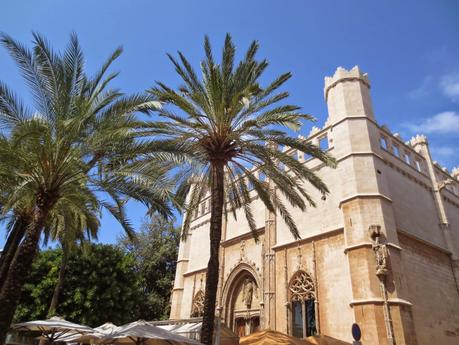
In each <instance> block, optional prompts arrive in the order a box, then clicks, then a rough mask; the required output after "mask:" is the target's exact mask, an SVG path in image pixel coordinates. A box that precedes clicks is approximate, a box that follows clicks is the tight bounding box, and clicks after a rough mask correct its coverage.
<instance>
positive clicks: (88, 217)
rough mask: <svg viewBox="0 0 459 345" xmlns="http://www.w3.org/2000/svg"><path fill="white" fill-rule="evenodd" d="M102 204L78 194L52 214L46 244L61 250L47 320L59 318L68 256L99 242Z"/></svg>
mask: <svg viewBox="0 0 459 345" xmlns="http://www.w3.org/2000/svg"><path fill="white" fill-rule="evenodd" d="M99 212H100V211H99V203H98V201H97V199H95V198H92V196H91V195H90V194H89V193H81V192H80V191H75V193H74V194H73V195H67V196H66V198H64V199H60V200H59V202H58V203H57V204H56V206H55V207H54V209H53V210H52V211H51V212H50V216H49V221H48V223H47V224H46V226H45V229H44V233H45V238H44V243H45V244H46V243H48V241H49V240H50V239H51V240H53V241H58V242H59V243H60V245H61V249H62V258H61V263H60V266H59V275H58V279H57V283H56V285H55V287H54V292H53V295H52V298H51V302H50V304H49V308H48V314H47V318H50V317H52V316H54V315H55V314H56V309H57V306H58V303H59V297H60V295H61V291H62V289H63V286H64V278H65V272H66V269H67V263H68V258H69V254H70V253H71V252H72V251H74V250H75V249H76V248H77V247H79V246H81V247H83V246H84V245H85V243H86V242H89V241H91V240H92V239H97V233H98V230H99V226H100V222H99Z"/></svg>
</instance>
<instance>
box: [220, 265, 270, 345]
mask: <svg viewBox="0 0 459 345" xmlns="http://www.w3.org/2000/svg"><path fill="white" fill-rule="evenodd" d="M252 271H253V269H252V268H251V267H250V266H249V265H246V264H241V265H239V266H238V267H236V268H235V269H234V270H233V272H232V273H231V274H230V276H229V277H228V279H227V282H226V284H225V288H224V304H223V305H224V315H225V322H226V324H227V325H228V327H230V328H231V329H232V330H233V331H234V332H235V333H236V334H237V335H238V336H239V337H243V336H246V335H249V334H251V333H254V332H257V331H258V330H259V329H260V315H261V310H260V301H261V298H262V296H261V291H260V288H259V283H258V279H257V278H258V277H257V275H256V273H255V272H252Z"/></svg>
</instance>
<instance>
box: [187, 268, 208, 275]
mask: <svg viewBox="0 0 459 345" xmlns="http://www.w3.org/2000/svg"><path fill="white" fill-rule="evenodd" d="M206 271H207V267H204V268H198V269H195V270H192V271H188V272H185V273H183V276H184V277H188V276H192V275H194V274H198V273H205V272H206Z"/></svg>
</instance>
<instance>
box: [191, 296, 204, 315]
mask: <svg viewBox="0 0 459 345" xmlns="http://www.w3.org/2000/svg"><path fill="white" fill-rule="evenodd" d="M203 314H204V292H203V291H202V290H199V291H198V292H196V294H195V295H194V297H193V304H192V306H191V317H200V316H203Z"/></svg>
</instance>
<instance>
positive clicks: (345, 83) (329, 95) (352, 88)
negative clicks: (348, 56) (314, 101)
mask: <svg viewBox="0 0 459 345" xmlns="http://www.w3.org/2000/svg"><path fill="white" fill-rule="evenodd" d="M324 96H325V101H326V102H327V106H328V114H329V118H328V120H327V123H331V124H334V123H336V122H337V121H339V120H341V119H343V118H345V117H359V116H367V117H370V118H372V119H374V114H373V107H372V105H371V97H370V81H369V79H368V75H367V73H362V72H361V71H360V69H359V67H358V66H355V67H354V68H352V69H351V70H349V71H348V70H346V69H344V68H342V67H338V68H337V69H336V72H335V74H334V75H333V77H325V88H324Z"/></svg>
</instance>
